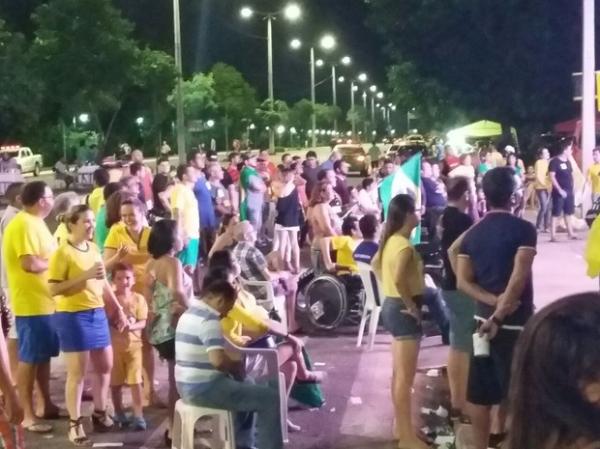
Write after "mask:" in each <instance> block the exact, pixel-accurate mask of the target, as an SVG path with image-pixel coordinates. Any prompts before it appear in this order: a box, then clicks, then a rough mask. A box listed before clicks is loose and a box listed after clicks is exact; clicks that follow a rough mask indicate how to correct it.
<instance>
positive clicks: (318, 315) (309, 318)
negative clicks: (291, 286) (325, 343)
mask: <svg viewBox="0 0 600 449" xmlns="http://www.w3.org/2000/svg"><path fill="white" fill-rule="evenodd" d="M296 308H297V310H298V312H300V313H299V315H301V316H303V317H304V321H306V322H307V324H308V326H309V327H310V328H311V329H314V330H320V331H331V330H334V329H336V328H337V327H338V326H339V325H340V324H341V323H342V321H343V320H344V318H345V317H346V314H347V312H348V302H347V298H346V288H345V287H344V285H343V284H342V283H341V282H340V281H339V280H338V279H337V278H336V277H334V276H331V275H329V274H322V275H319V276H315V277H313V278H312V279H311V280H310V281H309V282H308V283H307V284H306V287H305V288H303V289H299V291H298V297H297V300H296Z"/></svg>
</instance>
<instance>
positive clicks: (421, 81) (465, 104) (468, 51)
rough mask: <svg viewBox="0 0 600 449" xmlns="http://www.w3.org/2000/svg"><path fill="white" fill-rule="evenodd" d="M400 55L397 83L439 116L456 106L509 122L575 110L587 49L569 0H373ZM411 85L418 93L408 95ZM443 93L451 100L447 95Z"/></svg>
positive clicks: (376, 25) (379, 26)
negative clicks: (576, 79)
mask: <svg viewBox="0 0 600 449" xmlns="http://www.w3.org/2000/svg"><path fill="white" fill-rule="evenodd" d="M370 5H371V18H370V23H371V25H372V28H373V29H375V30H377V31H378V32H379V33H380V34H381V36H382V37H383V38H384V39H385V41H386V42H387V48H388V51H389V53H390V55H391V56H392V58H393V59H394V60H395V62H396V64H397V65H396V66H395V67H393V68H392V69H391V70H390V74H389V81H390V86H391V87H392V88H395V92H396V96H397V99H398V100H399V101H400V100H402V101H404V102H405V103H407V104H408V103H409V102H410V103H412V102H413V101H414V102H416V103H418V104H413V106H417V108H418V109H421V108H423V109H424V110H425V111H426V115H428V116H429V118H431V119H432V120H433V121H434V122H435V121H436V120H437V119H438V118H439V117H440V116H441V115H442V114H444V113H445V111H447V110H448V108H450V109H454V108H457V109H460V110H464V111H465V112H467V113H468V115H469V116H470V117H471V118H487V119H492V120H497V121H500V122H501V123H503V124H509V123H511V124H517V125H519V124H525V123H531V122H551V121H553V120H556V119H558V118H561V117H564V116H565V114H566V115H568V114H569V113H570V111H571V109H572V103H571V100H570V97H571V95H570V91H571V72H572V71H574V69H575V68H576V67H577V63H578V60H577V54H578V49H579V48H580V44H579V35H578V32H577V27H578V23H579V19H578V6H577V5H575V4H573V3H572V2H570V1H568V0H556V1H552V2H548V1H545V0H504V1H496V0H446V1H439V0H403V1H398V0H372V1H371V2H370ZM406 88H410V90H411V93H410V95H413V96H414V98H402V95H403V94H402V92H403V90H404V89H406ZM440 96H442V97H443V99H440V98H439V97H440Z"/></svg>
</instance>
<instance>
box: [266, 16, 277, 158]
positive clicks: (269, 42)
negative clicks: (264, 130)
mask: <svg viewBox="0 0 600 449" xmlns="http://www.w3.org/2000/svg"><path fill="white" fill-rule="evenodd" d="M267 60H268V61H267V64H268V67H267V72H268V78H269V110H270V111H271V112H273V109H274V102H275V97H274V95H273V17H272V16H271V14H268V15H267ZM274 150H275V130H274V129H273V127H272V126H270V127H269V151H270V152H273V151H274Z"/></svg>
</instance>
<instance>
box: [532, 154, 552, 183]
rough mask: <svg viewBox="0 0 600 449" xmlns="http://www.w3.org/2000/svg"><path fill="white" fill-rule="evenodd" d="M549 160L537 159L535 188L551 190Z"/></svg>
mask: <svg viewBox="0 0 600 449" xmlns="http://www.w3.org/2000/svg"><path fill="white" fill-rule="evenodd" d="M549 163H550V162H549V161H547V160H546V159H538V160H537V161H535V190H550V188H551V187H552V181H550V176H549V175H548V165H549Z"/></svg>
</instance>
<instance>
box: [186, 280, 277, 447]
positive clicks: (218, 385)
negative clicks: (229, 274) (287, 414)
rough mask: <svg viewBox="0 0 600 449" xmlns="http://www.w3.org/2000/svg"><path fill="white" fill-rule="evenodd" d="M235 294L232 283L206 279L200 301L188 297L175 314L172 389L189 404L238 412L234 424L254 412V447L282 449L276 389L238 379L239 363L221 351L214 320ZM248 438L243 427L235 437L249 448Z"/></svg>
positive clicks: (230, 304) (218, 328)
mask: <svg viewBox="0 0 600 449" xmlns="http://www.w3.org/2000/svg"><path fill="white" fill-rule="evenodd" d="M236 297H237V292H236V290H235V288H234V287H233V286H232V285H231V284H229V283H228V282H227V281H224V280H222V279H219V280H215V281H213V282H209V283H208V284H207V285H206V286H204V289H203V291H202V301H198V300H194V302H193V303H192V306H191V307H190V308H189V309H188V310H187V311H186V312H184V313H183V315H181V318H179V323H178V324H177V331H176V333H175V353H176V354H177V361H176V365H175V380H176V382H177V390H178V392H179V394H180V395H181V398H182V399H183V401H185V402H187V403H189V404H193V405H198V406H201V407H210V408H217V409H224V410H231V411H234V412H240V413H242V415H237V416H236V428H240V423H239V418H245V416H244V415H245V412H246V413H247V412H256V414H257V425H258V429H259V432H258V442H257V443H258V446H257V447H258V448H259V449H282V448H283V437H282V433H281V421H280V410H279V393H278V392H277V391H276V390H275V389H272V388H270V387H267V386H261V385H253V384H250V383H247V382H243V381H241V380H239V379H240V378H242V377H243V368H242V364H241V363H240V362H239V361H236V360H233V359H231V358H230V357H229V356H228V355H227V354H226V352H225V339H224V338H223V333H222V330H221V325H220V321H219V320H220V317H221V316H224V315H226V314H227V313H228V312H229V311H230V310H231V308H232V307H233V305H234V303H235V300H236ZM243 430H245V429H243ZM250 435H252V432H250ZM238 436H241V435H238ZM248 439H250V440H251V439H252V438H251V436H249V435H248V433H247V432H244V438H238V441H237V442H238V444H240V445H242V446H245V447H253V446H254V444H253V443H254V442H253V441H247V440H248ZM242 440H246V441H242Z"/></svg>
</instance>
